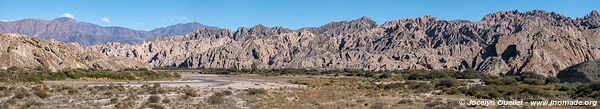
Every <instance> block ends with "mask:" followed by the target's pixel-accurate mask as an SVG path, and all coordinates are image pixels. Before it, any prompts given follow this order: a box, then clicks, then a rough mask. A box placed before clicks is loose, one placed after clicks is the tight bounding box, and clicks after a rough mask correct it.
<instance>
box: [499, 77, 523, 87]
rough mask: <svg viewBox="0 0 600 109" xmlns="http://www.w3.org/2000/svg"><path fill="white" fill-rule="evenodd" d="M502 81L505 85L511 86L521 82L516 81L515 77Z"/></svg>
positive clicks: (505, 78) (504, 78)
mask: <svg viewBox="0 0 600 109" xmlns="http://www.w3.org/2000/svg"><path fill="white" fill-rule="evenodd" d="M501 81H502V83H503V84H505V85H511V84H514V83H517V82H519V81H517V79H515V78H514V77H510V76H509V77H503V78H502V79H501Z"/></svg>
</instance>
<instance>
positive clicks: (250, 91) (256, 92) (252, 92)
mask: <svg viewBox="0 0 600 109" xmlns="http://www.w3.org/2000/svg"><path fill="white" fill-rule="evenodd" d="M246 91H247V92H248V95H262V94H266V93H267V90H265V89H262V88H261V89H255V88H250V89H246Z"/></svg>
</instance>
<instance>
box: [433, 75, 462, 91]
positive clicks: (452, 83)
mask: <svg viewBox="0 0 600 109" xmlns="http://www.w3.org/2000/svg"><path fill="white" fill-rule="evenodd" d="M457 86H460V83H459V82H458V81H456V79H452V78H446V79H440V80H437V81H436V82H435V87H436V88H438V89H444V88H453V87H457Z"/></svg>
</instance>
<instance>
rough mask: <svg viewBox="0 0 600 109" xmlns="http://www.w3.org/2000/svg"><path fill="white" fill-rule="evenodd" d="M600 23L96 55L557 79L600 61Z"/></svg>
mask: <svg viewBox="0 0 600 109" xmlns="http://www.w3.org/2000/svg"><path fill="white" fill-rule="evenodd" d="M599 20H600V19H599V18H598V14H597V12H595V11H594V12H592V13H590V15H588V16H586V17H584V18H579V19H571V18H568V17H564V16H561V15H558V14H556V13H548V12H544V11H528V12H524V13H522V12H518V11H505V12H497V13H493V14H489V15H486V16H485V17H484V18H483V19H482V21H480V22H469V21H445V20H438V19H436V18H434V17H431V16H424V17H419V18H407V19H400V20H397V21H389V22H386V23H384V24H382V25H377V24H376V23H375V22H374V21H372V20H370V19H369V18H366V17H363V18H360V19H356V20H353V21H342V22H333V23H329V24H326V25H324V26H321V27H318V28H303V29H299V30H289V29H285V28H280V27H273V28H268V27H264V26H262V25H257V26H254V27H252V28H240V29H238V30H237V31H235V32H231V31H229V30H224V29H199V30H196V31H194V32H192V33H189V34H187V35H185V36H180V37H173V38H161V39H156V40H152V41H146V42H143V43H141V44H136V45H130V44H121V43H111V44H104V45H97V46H93V47H91V48H92V49H94V50H97V51H101V52H102V53H105V54H108V55H111V56H124V57H129V58H134V59H137V60H142V61H144V62H147V63H149V64H150V65H152V66H154V67H167V66H179V67H190V68H240V69H241V68H267V69H270V68H355V69H365V70H397V69H456V70H462V69H466V68H474V69H477V70H479V71H483V72H484V73H487V74H493V75H499V74H504V73H518V72H522V71H534V72H538V73H540V74H542V75H556V74H557V73H558V71H560V70H562V69H564V68H566V67H568V66H570V65H573V64H576V63H579V62H583V61H587V60H595V59H597V58H598V56H600V54H599V53H600V52H599V49H598V44H599V42H600V41H599V40H600V38H599V37H600V32H599V29H597V22H598V21H599Z"/></svg>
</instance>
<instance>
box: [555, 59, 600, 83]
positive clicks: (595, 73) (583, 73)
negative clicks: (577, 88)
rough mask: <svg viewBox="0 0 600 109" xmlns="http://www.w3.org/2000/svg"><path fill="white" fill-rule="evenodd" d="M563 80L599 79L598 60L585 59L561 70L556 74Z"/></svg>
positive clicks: (586, 80) (582, 80) (584, 80)
mask: <svg viewBox="0 0 600 109" xmlns="http://www.w3.org/2000/svg"><path fill="white" fill-rule="evenodd" d="M556 77H558V78H559V79H560V80H561V81H563V82H582V83H587V82H591V81H593V80H598V79H600V60H593V61H586V62H582V63H579V64H575V65H573V66H570V67H567V68H566V69H564V70H561V71H560V72H559V73H558V75H556Z"/></svg>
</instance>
